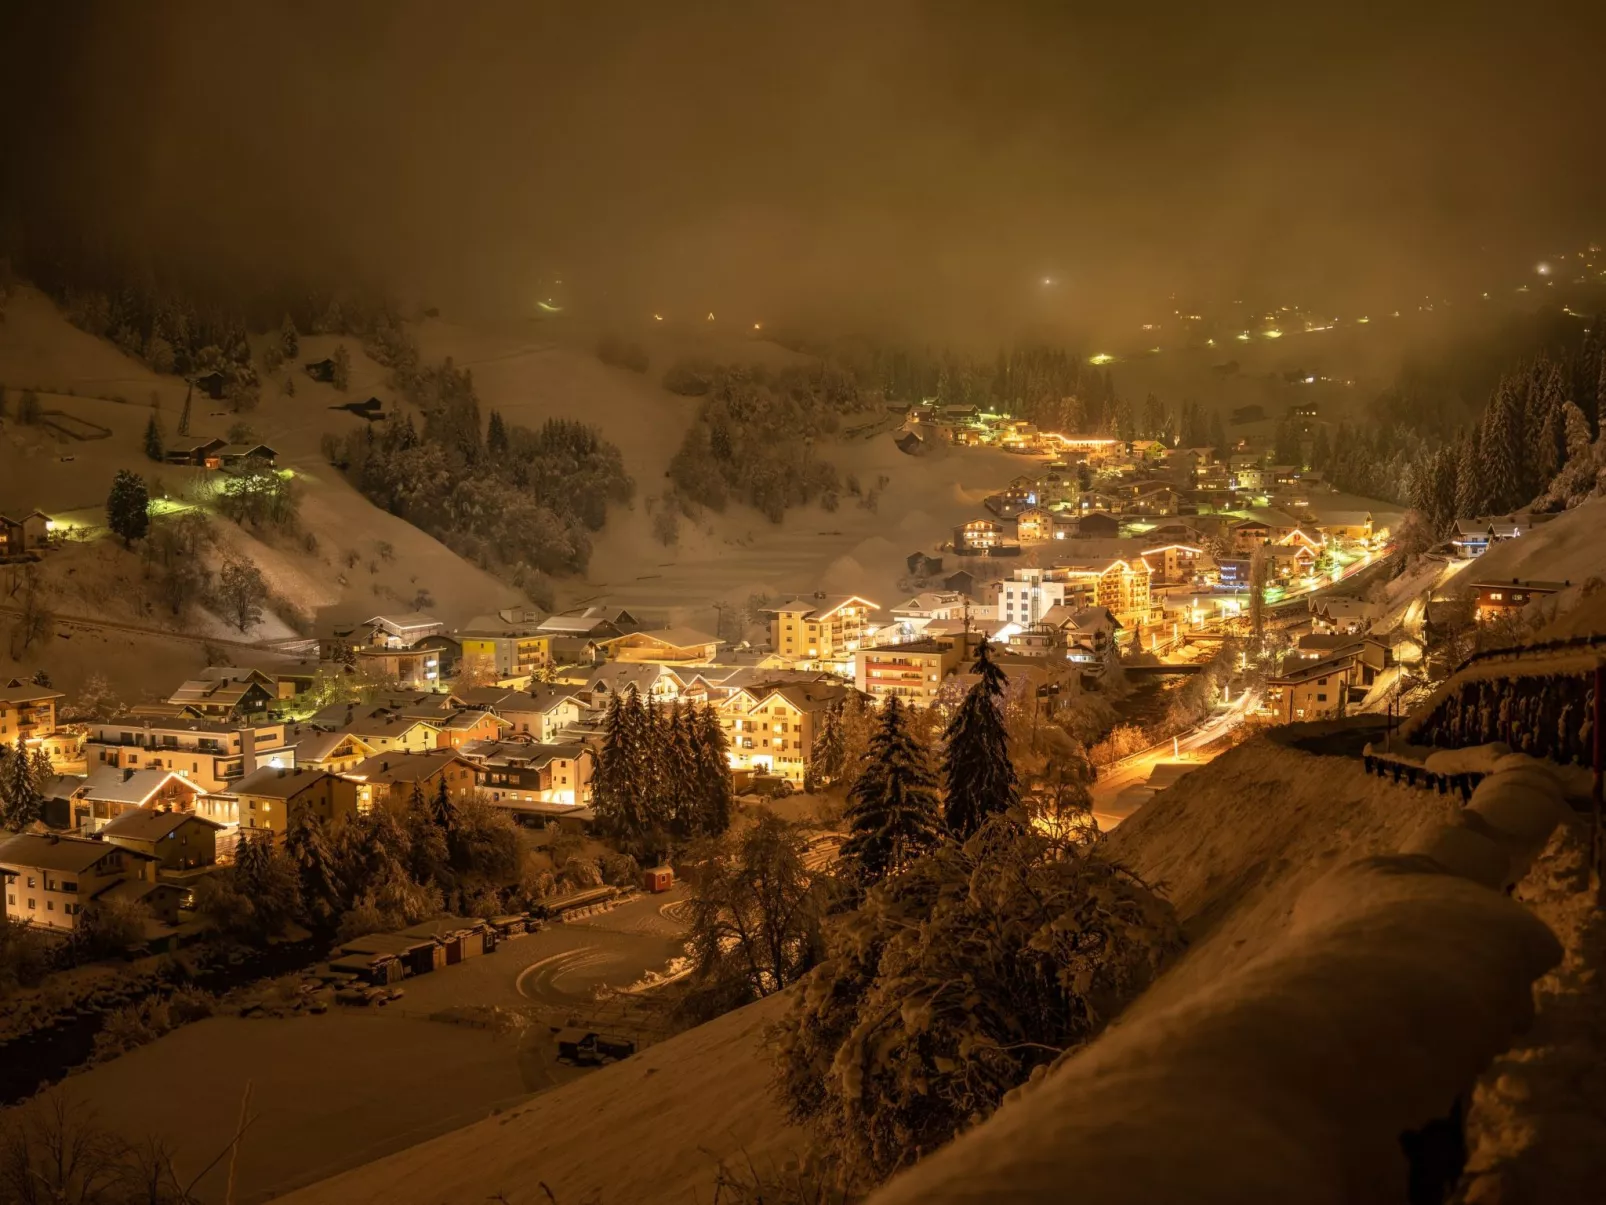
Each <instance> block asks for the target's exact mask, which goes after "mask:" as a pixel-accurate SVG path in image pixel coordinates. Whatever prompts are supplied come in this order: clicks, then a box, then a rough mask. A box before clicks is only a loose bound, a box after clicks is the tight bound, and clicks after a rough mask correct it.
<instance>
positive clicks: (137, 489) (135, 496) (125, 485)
mask: <svg viewBox="0 0 1606 1205" xmlns="http://www.w3.org/2000/svg"><path fill="white" fill-rule="evenodd" d="M150 505H151V500H150V495H149V494H148V493H147V492H146V490H145V479H144V478H143V477H141V476H140V475H139V474H138V473H131V472H129V471H128V470H127V469H118V470H117V476H116V477H115V478H114V479H113V480H112V488H111V492H110V493H109V494H107V495H106V526H107V527H109V528H111V530H112V534H114V535H116V536H118V537H120V538H121V539H122V541H123V547H124V548H127V547H129V546H130V545H131V544H132V543H133V542H134V541H135V540H138V539H140V538H141V537H143V536H144V535H145V533H146V532H147V531H149V530H150V526H151V516H150Z"/></svg>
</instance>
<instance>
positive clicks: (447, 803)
mask: <svg viewBox="0 0 1606 1205" xmlns="http://www.w3.org/2000/svg"><path fill="white" fill-rule="evenodd" d="M429 818H430V819H431V820H432V821H434V823H435V827H436V828H438V829H440V830H441V836H443V837H445V838H446V840H447V841H448V842H450V841H451V839H452V834H453V833H455V832H456V831H457V801H456V800H455V799H453V798H452V793H451V791H450V790H448V789H447V786H446V775H445V774H442V775H441V780H440V784H439V785H438V786H437V787H436V789H435V798H434V799H433V800H432V801H431V803H430V809H429Z"/></svg>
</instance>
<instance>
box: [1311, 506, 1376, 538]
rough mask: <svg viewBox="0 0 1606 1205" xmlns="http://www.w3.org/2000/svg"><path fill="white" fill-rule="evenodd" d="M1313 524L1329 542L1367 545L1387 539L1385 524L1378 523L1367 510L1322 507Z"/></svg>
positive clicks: (1374, 516)
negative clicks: (1346, 541)
mask: <svg viewBox="0 0 1606 1205" xmlns="http://www.w3.org/2000/svg"><path fill="white" fill-rule="evenodd" d="M1313 522H1314V523H1315V526H1316V530H1317V531H1319V532H1321V534H1322V535H1323V536H1324V537H1325V538H1327V539H1329V540H1349V541H1352V542H1355V543H1368V542H1370V541H1372V540H1374V539H1383V538H1385V537H1387V535H1388V533H1389V528H1388V524H1387V523H1382V522H1379V520H1378V518H1377V516H1376V515H1374V514H1373V513H1372V512H1371V511H1369V510H1329V509H1327V508H1325V507H1323V508H1322V509H1321V510H1320V513H1319V514H1317V515H1316V516H1315V517H1314V519H1313Z"/></svg>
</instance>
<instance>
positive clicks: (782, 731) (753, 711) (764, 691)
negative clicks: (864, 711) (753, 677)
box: [719, 682, 848, 787]
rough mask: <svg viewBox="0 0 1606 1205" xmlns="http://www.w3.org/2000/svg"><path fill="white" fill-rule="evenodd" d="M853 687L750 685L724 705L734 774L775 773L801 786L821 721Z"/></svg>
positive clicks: (722, 720)
mask: <svg viewBox="0 0 1606 1205" xmlns="http://www.w3.org/2000/svg"><path fill="white" fill-rule="evenodd" d="M847 697H848V688H847V687H846V686H841V685H837V684H835V683H829V682H788V683H771V684H766V685H757V686H746V687H742V688H741V689H739V690H736V691H734V692H732V694H731V695H730V697H729V698H726V699H724V700H723V701H722V702H721V703H720V704H719V722H720V726H721V727H722V728H724V729H725V734H726V739H727V741H728V743H729V747H730V752H729V755H728V756H729V759H730V764H731V769H733V770H750V771H752V772H753V773H755V774H775V775H779V776H780V777H782V778H785V779H787V780H788V781H790V782H791V783H792V784H793V785H795V786H799V787H801V786H802V785H803V779H804V776H805V775H806V774H807V772H808V766H809V758H810V756H811V755H812V753H813V750H814V738H815V736H816V735H817V734H818V730H819V724H820V721H821V717H822V716H823V715H824V714H825V712H826V711H827V710H829V709H830V708H832V707H839V706H841V705H842V703H843V702H844V701H846V699H847Z"/></svg>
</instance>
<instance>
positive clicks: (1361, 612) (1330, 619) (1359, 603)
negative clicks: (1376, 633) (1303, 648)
mask: <svg viewBox="0 0 1606 1205" xmlns="http://www.w3.org/2000/svg"><path fill="white" fill-rule="evenodd" d="M1378 611H1379V608H1378V606H1377V604H1375V603H1369V602H1367V601H1366V600H1365V599H1360V598H1346V597H1344V596H1342V595H1329V596H1327V597H1324V598H1316V599H1312V600H1311V604H1310V622H1311V630H1312V631H1313V632H1315V633H1318V634H1321V635H1339V636H1358V635H1360V634H1362V633H1363V632H1365V631H1366V630H1367V628H1369V627H1371V626H1372V621H1373V620H1374V619H1376V618H1377V615H1378Z"/></svg>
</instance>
